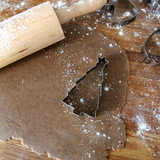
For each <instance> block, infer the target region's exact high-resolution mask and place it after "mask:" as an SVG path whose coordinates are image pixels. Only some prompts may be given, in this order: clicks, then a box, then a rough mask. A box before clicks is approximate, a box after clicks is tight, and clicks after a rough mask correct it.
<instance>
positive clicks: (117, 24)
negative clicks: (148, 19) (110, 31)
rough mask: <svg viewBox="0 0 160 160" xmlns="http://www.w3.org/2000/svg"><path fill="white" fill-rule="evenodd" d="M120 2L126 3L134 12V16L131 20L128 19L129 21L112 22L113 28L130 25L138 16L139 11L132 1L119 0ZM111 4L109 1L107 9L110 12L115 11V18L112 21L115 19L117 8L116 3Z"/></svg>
mask: <svg viewBox="0 0 160 160" xmlns="http://www.w3.org/2000/svg"><path fill="white" fill-rule="evenodd" d="M118 1H120V2H123V3H124V1H125V2H126V3H127V5H128V6H129V7H130V8H131V10H132V12H133V14H134V15H133V16H132V17H130V18H127V19H124V20H120V21H112V25H113V26H123V25H126V24H129V23H130V22H132V21H133V20H135V18H136V16H137V14H138V9H137V7H136V6H135V5H134V4H133V3H132V2H131V1H130V0H118ZM109 2H110V0H107V4H106V6H107V7H108V8H107V9H108V10H110V9H113V10H114V12H113V17H112V19H113V18H114V15H115V13H116V6H115V4H114V3H112V4H108V3H109Z"/></svg>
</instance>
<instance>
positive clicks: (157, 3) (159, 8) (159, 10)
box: [143, 0, 160, 14]
mask: <svg viewBox="0 0 160 160" xmlns="http://www.w3.org/2000/svg"><path fill="white" fill-rule="evenodd" d="M143 3H145V4H148V5H150V7H151V8H152V12H153V13H155V14H160V0H143Z"/></svg>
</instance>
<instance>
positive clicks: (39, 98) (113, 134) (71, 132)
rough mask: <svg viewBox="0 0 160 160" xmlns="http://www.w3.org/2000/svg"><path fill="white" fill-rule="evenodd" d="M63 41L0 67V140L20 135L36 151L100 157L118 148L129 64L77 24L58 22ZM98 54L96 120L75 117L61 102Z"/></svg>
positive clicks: (121, 143) (102, 38)
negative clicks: (103, 62)
mask: <svg viewBox="0 0 160 160" xmlns="http://www.w3.org/2000/svg"><path fill="white" fill-rule="evenodd" d="M63 28H64V30H65V35H66V39H64V40H63V41H61V42H59V43H57V44H54V45H52V46H50V47H48V48H46V49H43V50H41V51H39V52H37V53H35V54H33V55H30V56H28V57H26V58H24V59H22V60H20V61H18V62H15V63H14V64H11V65H9V66H7V67H5V68H3V69H1V70H0V110H1V112H0V140H2V141H5V140H6V139H9V138H10V137H12V138H19V139H22V140H23V144H25V145H27V146H28V147H30V148H32V150H33V151H35V152H36V153H38V154H44V153H45V152H46V153H48V155H49V157H56V158H59V159H63V160H70V159H74V160H75V159H76V160H80V159H85V160H87V159H94V160H99V159H105V158H106V156H107V152H106V148H108V149H111V148H112V149H121V148H123V147H124V141H125V125H124V123H123V121H122V120H121V118H120V111H121V109H122V107H123V105H124V102H125V98H126V87H127V80H128V77H129V64H128V60H127V57H126V55H125V52H124V51H123V50H122V49H121V48H120V47H119V46H118V45H117V44H116V42H115V41H114V40H112V39H109V38H108V37H106V36H105V35H103V34H102V33H100V32H96V31H91V30H88V29H87V28H86V27H81V26H80V25H78V24H77V23H68V24H65V25H64V26H63ZM97 57H106V59H107V60H108V61H109V64H108V66H107V67H106V68H105V69H104V83H103V86H102V87H103V90H102V92H103V94H102V97H100V99H101V100H100V106H99V110H98V113H97V117H96V118H95V119H93V118H91V117H88V116H80V117H77V116H75V115H74V114H72V111H73V110H72V109H71V108H70V107H68V106H67V105H65V104H64V103H63V102H62V100H63V99H64V97H66V95H67V93H68V91H69V90H70V89H71V88H72V87H73V86H74V85H75V82H76V81H77V80H78V79H79V78H81V77H82V76H83V75H84V74H85V72H86V71H87V70H88V69H90V68H92V67H93V66H95V64H96V62H97Z"/></svg>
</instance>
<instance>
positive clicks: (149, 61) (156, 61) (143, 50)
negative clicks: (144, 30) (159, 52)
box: [141, 28, 160, 66]
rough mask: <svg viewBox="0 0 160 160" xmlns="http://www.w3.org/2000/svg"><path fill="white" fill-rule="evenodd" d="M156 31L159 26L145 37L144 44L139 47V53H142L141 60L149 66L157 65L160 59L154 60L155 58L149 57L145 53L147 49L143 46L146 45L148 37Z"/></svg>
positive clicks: (159, 30) (159, 29) (158, 30)
mask: <svg viewBox="0 0 160 160" xmlns="http://www.w3.org/2000/svg"><path fill="white" fill-rule="evenodd" d="M158 32H160V28H158V29H157V30H156V31H154V32H153V33H151V34H150V36H149V37H148V38H147V39H146V41H145V42H144V44H143V45H142V48H141V54H142V57H143V62H145V63H150V64H151V66H156V65H159V64H160V60H156V59H155V58H151V57H149V54H148V53H147V51H146V49H145V46H146V43H147V41H148V39H149V38H150V37H152V36H153V35H154V34H156V33H158Z"/></svg>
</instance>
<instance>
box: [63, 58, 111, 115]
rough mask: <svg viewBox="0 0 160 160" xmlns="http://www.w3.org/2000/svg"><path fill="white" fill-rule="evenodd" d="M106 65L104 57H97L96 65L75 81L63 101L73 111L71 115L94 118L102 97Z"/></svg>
mask: <svg viewBox="0 0 160 160" xmlns="http://www.w3.org/2000/svg"><path fill="white" fill-rule="evenodd" d="M108 63H109V62H108V61H107V60H106V58H105V57H103V58H100V57H98V61H97V63H96V65H95V66H94V67H93V68H91V69H90V70H88V71H87V72H86V74H85V75H84V76H83V77H82V78H80V79H79V80H78V81H76V85H75V86H74V87H73V88H72V89H71V90H70V91H69V92H68V94H67V96H66V97H65V98H64V99H63V102H64V103H65V104H67V105H68V106H69V107H71V108H72V109H74V110H73V114H75V115H76V116H81V115H87V116H90V117H92V118H95V117H96V113H97V110H98V108H99V98H100V97H101V96H102V82H103V70H104V68H105V67H106V66H107V65H108ZM87 77H88V79H87ZM81 93H82V94H81ZM95 97H96V98H95Z"/></svg>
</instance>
